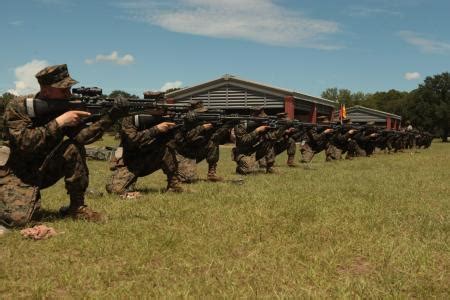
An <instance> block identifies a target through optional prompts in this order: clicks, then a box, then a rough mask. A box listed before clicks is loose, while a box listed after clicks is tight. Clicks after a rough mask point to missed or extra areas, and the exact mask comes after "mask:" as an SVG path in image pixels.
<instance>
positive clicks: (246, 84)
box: [166, 74, 338, 108]
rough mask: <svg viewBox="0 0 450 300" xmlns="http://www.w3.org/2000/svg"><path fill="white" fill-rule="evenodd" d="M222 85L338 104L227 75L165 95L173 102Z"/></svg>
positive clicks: (333, 103)
mask: <svg viewBox="0 0 450 300" xmlns="http://www.w3.org/2000/svg"><path fill="white" fill-rule="evenodd" d="M224 84H231V85H234V86H237V87H241V88H249V89H252V90H255V91H259V92H261V93H266V94H270V95H273V96H275V97H284V96H293V97H294V99H295V100H303V101H308V102H312V103H317V104H321V105H325V106H328V107H333V108H334V107H336V106H337V104H338V103H337V102H335V101H332V100H328V99H324V98H320V97H315V96H311V95H307V94H304V93H300V92H296V91H293V90H288V89H284V88H279V87H274V86H271V85H267V84H262V83H259V82H256V81H251V80H246V79H242V78H239V77H236V76H233V75H229V74H226V75H224V76H222V77H220V78H217V79H214V80H211V81H208V82H205V83H201V84H198V85H194V86H191V87H187V88H184V89H181V90H177V91H173V92H171V93H168V94H166V97H167V98H173V99H174V100H177V99H179V98H186V97H189V96H191V95H194V94H198V93H201V92H203V91H207V90H210V89H212V88H218V87H220V86H222V85H224Z"/></svg>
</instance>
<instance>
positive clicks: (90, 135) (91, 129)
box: [69, 114, 114, 145]
mask: <svg viewBox="0 0 450 300" xmlns="http://www.w3.org/2000/svg"><path fill="white" fill-rule="evenodd" d="M113 123H114V122H113V121H112V120H111V118H110V117H109V116H108V115H107V114H105V115H104V116H102V117H101V118H100V120H98V121H95V122H93V123H92V124H90V125H88V126H86V127H84V128H82V129H81V130H78V131H77V133H76V134H75V135H74V136H73V135H72V136H71V135H69V136H70V137H71V138H72V139H73V140H75V141H77V142H78V143H80V144H81V145H88V144H91V143H93V142H95V141H97V140H98V139H100V138H101V137H102V135H103V134H104V133H105V131H106V130H107V129H108V128H110V127H111V126H112V124H113ZM75 130H76V129H75Z"/></svg>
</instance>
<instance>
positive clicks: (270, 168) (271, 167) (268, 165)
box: [266, 164, 279, 174]
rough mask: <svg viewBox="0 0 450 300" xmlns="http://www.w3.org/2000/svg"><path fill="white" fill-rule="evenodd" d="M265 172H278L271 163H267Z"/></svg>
mask: <svg viewBox="0 0 450 300" xmlns="http://www.w3.org/2000/svg"><path fill="white" fill-rule="evenodd" d="M266 174H279V172H278V171H277V170H276V169H275V167H274V166H273V164H267V167H266Z"/></svg>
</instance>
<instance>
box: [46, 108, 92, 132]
mask: <svg viewBox="0 0 450 300" xmlns="http://www.w3.org/2000/svg"><path fill="white" fill-rule="evenodd" d="M90 115H91V113H89V112H87V111H80V110H71V111H68V112H65V113H63V114H62V115H60V116H59V117H57V118H56V119H55V121H56V123H58V126H59V127H61V128H62V127H72V126H77V125H79V124H80V122H81V119H82V118H83V117H88V116H90Z"/></svg>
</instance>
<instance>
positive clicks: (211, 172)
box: [208, 164, 223, 182]
mask: <svg viewBox="0 0 450 300" xmlns="http://www.w3.org/2000/svg"><path fill="white" fill-rule="evenodd" d="M216 168H217V164H210V165H209V166H208V180H209V181H212V182H218V181H223V178H222V177H220V176H218V175H217V173H216Z"/></svg>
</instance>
